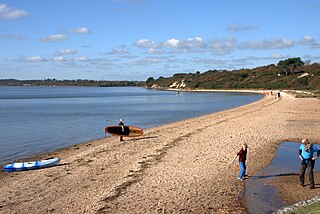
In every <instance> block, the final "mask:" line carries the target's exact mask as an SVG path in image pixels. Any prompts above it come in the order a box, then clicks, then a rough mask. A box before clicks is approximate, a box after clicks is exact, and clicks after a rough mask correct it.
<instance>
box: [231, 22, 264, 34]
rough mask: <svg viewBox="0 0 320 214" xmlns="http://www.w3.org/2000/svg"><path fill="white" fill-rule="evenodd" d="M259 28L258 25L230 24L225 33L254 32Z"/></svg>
mask: <svg viewBox="0 0 320 214" xmlns="http://www.w3.org/2000/svg"><path fill="white" fill-rule="evenodd" d="M258 28H259V25H257V24H251V25H247V26H246V25H242V24H239V23H235V24H231V25H229V26H228V27H227V31H232V32H240V31H250V30H256V29H258Z"/></svg>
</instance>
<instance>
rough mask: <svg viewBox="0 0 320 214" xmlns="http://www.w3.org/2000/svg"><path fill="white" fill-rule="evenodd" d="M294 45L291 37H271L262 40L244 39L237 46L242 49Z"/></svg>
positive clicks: (276, 47) (275, 47)
mask: <svg viewBox="0 0 320 214" xmlns="http://www.w3.org/2000/svg"><path fill="white" fill-rule="evenodd" d="M293 45H294V42H293V41H292V40H291V39H279V38H273V39H270V40H266V39H265V40H262V41H257V40H253V41H246V42H242V43H241V44H239V48H242V49H263V50H270V49H281V48H290V47H292V46H293Z"/></svg>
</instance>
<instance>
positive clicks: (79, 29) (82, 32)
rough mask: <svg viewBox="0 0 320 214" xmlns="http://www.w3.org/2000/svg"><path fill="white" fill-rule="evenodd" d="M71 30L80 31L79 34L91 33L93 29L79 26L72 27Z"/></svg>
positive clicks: (73, 31)
mask: <svg viewBox="0 0 320 214" xmlns="http://www.w3.org/2000/svg"><path fill="white" fill-rule="evenodd" d="M70 32H72V33H78V34H89V33H91V30H89V29H88V28H86V27H79V28H74V29H71V30H70Z"/></svg>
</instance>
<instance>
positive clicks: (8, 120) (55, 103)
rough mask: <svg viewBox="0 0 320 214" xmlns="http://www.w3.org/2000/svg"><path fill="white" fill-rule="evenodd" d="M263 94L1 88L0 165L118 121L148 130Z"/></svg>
mask: <svg viewBox="0 0 320 214" xmlns="http://www.w3.org/2000/svg"><path fill="white" fill-rule="evenodd" d="M260 98H262V96H261V95H257V94H249V93H222V92H220V93H213V92H211V93H204V92H203V93H202V92H201V93H199V92H198V93H196V92H188V93H185V92H181V93H180V94H177V92H172V91H158V90H151V89H144V88H138V87H120V88H98V87H0V163H3V162H8V161H9V162H10V161H13V160H15V159H18V158H22V157H27V156H30V155H34V154H36V153H41V152H44V151H50V150H53V149H57V148H62V147H66V146H69V145H72V144H77V143H81V142H85V141H89V140H94V139H99V138H103V137H104V132H103V128H104V126H107V125H114V124H117V123H118V121H119V118H124V119H125V124H126V125H134V126H138V127H141V128H150V127H154V126H158V125H163V124H166V123H170V122H174V121H179V120H183V119H187V118H192V117H197V116H200V115H205V114H208V113H212V112H217V111H222V110H225V109H230V108H233V107H236V106H241V105H244V104H247V103H251V102H254V101H256V100H258V99H260Z"/></svg>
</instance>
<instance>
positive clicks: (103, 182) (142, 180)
mask: <svg viewBox="0 0 320 214" xmlns="http://www.w3.org/2000/svg"><path fill="white" fill-rule="evenodd" d="M319 106H320V100H319V99H314V98H305V99H296V98H294V97H292V96H290V95H287V94H285V95H284V96H283V97H282V99H281V100H278V99H274V97H273V96H265V97H264V98H263V99H261V100H259V101H257V102H255V103H251V104H249V105H246V106H241V107H238V108H235V109H231V110H227V111H223V112H218V113H214V114H210V115H206V116H202V117H198V118H194V119H189V120H184V121H180V122H176V123H171V124H167V125H163V126H159V127H155V128H150V129H147V130H144V135H143V136H141V137H138V138H125V141H124V142H123V143H120V142H119V138H118V137H107V138H105V139H101V140H97V141H93V142H88V143H83V144H80V145H76V146H71V147H69V148H65V149H62V150H59V151H56V152H54V153H52V154H50V155H52V156H59V157H60V158H61V162H60V165H59V166H57V167H52V168H47V169H41V170H34V171H25V172H14V173H1V175H0V213H246V208H245V203H243V201H241V200H239V195H240V193H241V191H242V190H243V186H244V185H243V182H239V181H238V180H237V179H236V178H237V174H238V164H237V163H232V159H233V157H234V156H235V154H236V153H237V152H238V150H239V148H240V147H241V144H242V143H247V144H248V146H249V150H248V162H247V167H248V169H247V173H248V174H249V175H253V174H254V173H256V172H257V171H258V170H259V169H261V168H263V167H264V166H266V165H268V164H269V163H270V161H271V160H272V158H273V157H274V155H275V151H276V148H277V145H278V143H280V142H282V141H298V140H299V141H300V140H301V139H302V138H309V139H310V140H311V141H312V142H318V143H320V132H319V130H320V109H319ZM43 157H45V156H41V155H40V156H39V158H43ZM295 179H297V180H296V182H294V181H295ZM319 182H320V181H317V180H316V184H317V186H318V187H319ZM286 188H294V190H295V191H291V192H292V193H291V194H293V193H294V194H296V193H299V191H300V192H301V194H297V195H298V196H296V198H294V197H292V198H294V200H299V197H300V198H302V196H303V194H304V196H306V194H307V193H302V192H305V191H304V190H303V188H300V186H299V183H298V177H295V178H294V179H293V182H292V183H291V186H283V185H282V186H281V193H282V194H286ZM288 192H289V191H288ZM289 194H290V192H289ZM307 195H308V196H307V197H312V196H313V195H316V191H315V192H310V193H308V194H307ZM292 198H290V197H287V200H288V202H292V201H293V199H292ZM290 200H291V201H290Z"/></svg>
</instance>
